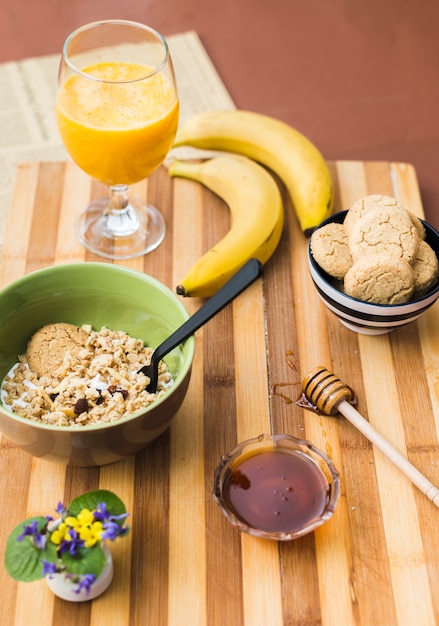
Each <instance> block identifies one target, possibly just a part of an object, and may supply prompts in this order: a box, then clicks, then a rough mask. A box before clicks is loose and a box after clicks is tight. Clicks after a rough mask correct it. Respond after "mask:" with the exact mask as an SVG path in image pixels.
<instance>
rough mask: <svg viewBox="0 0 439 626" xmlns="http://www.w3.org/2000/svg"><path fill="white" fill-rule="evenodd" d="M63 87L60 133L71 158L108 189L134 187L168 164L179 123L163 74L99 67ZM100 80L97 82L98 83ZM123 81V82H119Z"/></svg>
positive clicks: (134, 67) (173, 95) (137, 68)
mask: <svg viewBox="0 0 439 626" xmlns="http://www.w3.org/2000/svg"><path fill="white" fill-rule="evenodd" d="M82 71H83V73H84V74H88V75H91V76H92V77H93V78H86V77H85V76H82V75H73V76H71V77H70V78H68V79H67V80H66V82H65V83H64V84H63V85H62V86H61V88H60V91H59V94H58V99H57V103H56V116H57V122H58V128H59V131H60V133H61V137H62V140H63V142H64V145H65V147H66V149H67V151H68V152H69V154H70V156H71V157H72V159H73V160H74V161H75V163H76V164H77V165H79V167H80V168H81V169H82V170H84V171H85V172H86V173H87V174H89V175H90V176H91V177H93V178H96V179H97V180H99V181H101V182H103V183H106V184H107V185H131V184H132V183H135V182H138V181H140V180H143V179H144V178H146V177H147V176H148V175H149V174H150V173H151V172H152V171H153V170H155V169H156V168H157V167H158V166H159V165H160V164H161V163H162V162H163V160H164V159H165V157H166V155H167V153H168V151H169V150H170V148H171V146H172V142H173V140H174V137H175V133H176V130H177V124H178V113H179V108H178V99H177V96H176V92H175V90H174V89H173V86H172V84H171V82H170V81H169V80H168V79H167V78H166V77H164V76H163V75H161V74H160V73H157V74H153V75H151V76H149V77H148V78H143V79H142V78H141V77H142V76H145V75H147V74H148V73H150V72H151V69H150V68H148V67H145V66H143V65H138V64H134V63H99V64H96V65H92V66H90V67H87V68H86V69H84V70H82ZM96 79H97V80H96ZM117 81H119V82H117Z"/></svg>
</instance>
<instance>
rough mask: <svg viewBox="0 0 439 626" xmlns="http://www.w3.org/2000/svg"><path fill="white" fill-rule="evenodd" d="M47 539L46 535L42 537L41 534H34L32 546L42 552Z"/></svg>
mask: <svg viewBox="0 0 439 626" xmlns="http://www.w3.org/2000/svg"><path fill="white" fill-rule="evenodd" d="M46 542H47V537H46V535H42V534H41V533H35V534H34V545H35V547H36V548H39V549H40V550H44V549H45V547H46Z"/></svg>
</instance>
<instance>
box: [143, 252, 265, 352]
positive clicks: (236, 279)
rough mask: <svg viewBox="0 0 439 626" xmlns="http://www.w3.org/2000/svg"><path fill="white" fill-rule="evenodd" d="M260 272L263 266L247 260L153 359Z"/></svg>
mask: <svg viewBox="0 0 439 626" xmlns="http://www.w3.org/2000/svg"><path fill="white" fill-rule="evenodd" d="M262 272H263V266H262V264H261V263H260V262H259V261H258V260H257V259H250V260H249V261H247V263H245V265H243V266H242V267H241V269H240V270H238V271H237V272H236V274H234V275H233V276H232V278H230V279H229V280H228V281H227V282H226V284H225V285H223V286H222V287H221V288H220V289H219V290H218V291H217V292H216V293H215V294H214V295H213V296H212V297H211V298H209V300H207V302H206V303H205V304H203V306H202V307H201V308H199V309H198V311H196V312H195V313H194V314H193V315H192V316H191V317H190V318H189V319H188V320H187V321H186V322H185V323H184V324H183V325H182V326H180V328H178V329H177V330H176V331H175V332H174V333H172V335H170V336H169V337H168V338H167V339H166V340H165V341H164V342H163V343H161V344H160V345H159V346H158V347H157V348H156V349H155V350H154V352H153V359H154V361H157V362H158V361H160V360H161V359H162V358H163V357H164V356H165V355H166V354H168V352H170V351H171V350H173V349H174V348H176V347H177V346H178V345H179V344H180V343H182V342H183V341H184V340H185V339H187V338H188V337H190V336H191V335H193V334H194V333H195V331H196V330H198V329H199V328H200V326H203V324H205V323H206V322H208V321H209V320H210V319H211V318H212V317H213V316H214V315H216V314H217V313H218V312H219V311H221V309H223V308H224V307H225V306H226V305H227V304H229V302H231V301H232V300H234V299H235V298H236V296H239V294H240V293H241V292H242V291H244V289H246V288H247V287H248V286H249V285H251V283H253V282H254V281H255V280H256V279H257V278H258V277H259V276H260V275H261V274H262Z"/></svg>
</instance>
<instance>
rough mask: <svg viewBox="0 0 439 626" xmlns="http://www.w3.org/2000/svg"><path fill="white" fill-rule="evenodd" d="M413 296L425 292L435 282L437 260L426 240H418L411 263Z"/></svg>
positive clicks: (437, 271)
mask: <svg viewBox="0 0 439 626" xmlns="http://www.w3.org/2000/svg"><path fill="white" fill-rule="evenodd" d="M412 270H413V277H414V281H415V293H414V295H415V297H420V296H423V295H424V294H426V293H427V292H428V291H430V289H431V288H432V287H434V285H435V284H436V283H437V280H438V276H439V262H438V259H437V256H436V254H435V252H434V250H433V249H432V248H431V247H430V246H429V245H428V243H427V242H426V241H420V242H419V248H418V253H417V255H416V258H415V260H414V262H413V264H412Z"/></svg>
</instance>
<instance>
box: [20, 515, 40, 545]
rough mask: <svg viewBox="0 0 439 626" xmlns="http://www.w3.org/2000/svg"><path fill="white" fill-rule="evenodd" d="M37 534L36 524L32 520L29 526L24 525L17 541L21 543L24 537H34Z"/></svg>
mask: <svg viewBox="0 0 439 626" xmlns="http://www.w3.org/2000/svg"><path fill="white" fill-rule="evenodd" d="M37 533H38V522H37V521H36V520H34V521H33V522H31V523H30V524H25V525H24V526H23V532H22V533H21V535H18V537H17V541H23V539H24V538H25V537H34V536H35V534H37Z"/></svg>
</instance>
